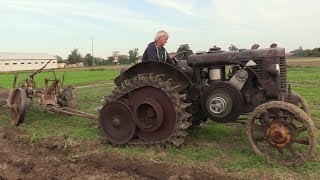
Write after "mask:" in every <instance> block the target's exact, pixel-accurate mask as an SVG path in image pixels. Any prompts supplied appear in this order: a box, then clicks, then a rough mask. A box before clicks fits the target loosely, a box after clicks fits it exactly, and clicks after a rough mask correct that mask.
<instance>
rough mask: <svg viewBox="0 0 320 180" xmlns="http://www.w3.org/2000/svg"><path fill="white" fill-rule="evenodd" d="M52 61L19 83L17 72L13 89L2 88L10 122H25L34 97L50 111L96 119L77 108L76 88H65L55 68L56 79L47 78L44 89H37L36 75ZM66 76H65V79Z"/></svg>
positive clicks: (16, 123) (15, 123)
mask: <svg viewBox="0 0 320 180" xmlns="http://www.w3.org/2000/svg"><path fill="white" fill-rule="evenodd" d="M49 63H50V61H48V62H47V64H46V65H44V66H43V67H42V68H40V69H39V70H37V71H35V72H34V73H32V74H31V75H29V76H28V77H27V78H26V79H25V80H23V81H22V82H21V83H19V84H18V85H17V79H18V75H17V74H15V77H14V82H13V88H12V90H11V91H9V90H7V89H4V88H1V89H0V90H1V93H0V94H1V95H0V97H1V98H2V104H5V105H4V107H6V108H7V109H9V111H10V116H11V117H10V122H11V124H12V125H15V126H19V125H20V124H22V123H23V122H24V119H25V115H26V110H27V109H28V108H31V107H32V105H33V100H34V98H37V99H38V102H39V104H40V107H41V108H42V109H44V110H46V111H48V112H54V113H62V114H68V115H76V116H81V117H84V118H89V119H96V117H95V116H94V115H92V114H89V113H85V112H82V111H78V110H76V109H75V94H74V88H73V87H72V86H68V87H66V88H63V81H62V82H60V80H59V79H57V77H56V74H55V71H54V69H52V72H53V75H54V79H48V78H46V79H45V80H44V87H43V89H37V88H36V83H35V81H34V77H35V75H36V74H38V73H40V72H41V71H43V70H44V68H45V67H46V66H47V65H48V64H49ZM64 79H65V76H63V80H64Z"/></svg>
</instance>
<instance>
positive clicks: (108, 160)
mask: <svg viewBox="0 0 320 180" xmlns="http://www.w3.org/2000/svg"><path fill="white" fill-rule="evenodd" d="M18 135H21V132H19V131H18V130H16V129H15V128H12V129H7V130H6V131H5V132H1V133H0V149H1V151H0V180H2V179H172V180H175V179H233V178H229V177H226V176H224V175H223V174H221V173H218V172H214V170H211V171H208V170H207V171H205V170H199V169H196V168H192V167H182V166H179V165H177V164H163V163H158V162H154V161H145V160H139V159H134V158H128V157H124V156H123V155H119V154H116V153H111V152H106V153H102V152H101V151H99V152H98V151H97V150H95V149H96V148H95V146H94V145H91V146H88V147H85V148H84V149H83V148H82V150H81V151H79V147H80V144H79V142H77V143H76V142H75V143H74V144H72V143H69V145H68V146H66V144H65V143H63V139H52V140H50V141H48V142H40V143H37V144H30V142H23V141H17V140H13V139H15V138H14V137H16V136H18ZM81 147H83V144H81ZM75 149H77V150H75Z"/></svg>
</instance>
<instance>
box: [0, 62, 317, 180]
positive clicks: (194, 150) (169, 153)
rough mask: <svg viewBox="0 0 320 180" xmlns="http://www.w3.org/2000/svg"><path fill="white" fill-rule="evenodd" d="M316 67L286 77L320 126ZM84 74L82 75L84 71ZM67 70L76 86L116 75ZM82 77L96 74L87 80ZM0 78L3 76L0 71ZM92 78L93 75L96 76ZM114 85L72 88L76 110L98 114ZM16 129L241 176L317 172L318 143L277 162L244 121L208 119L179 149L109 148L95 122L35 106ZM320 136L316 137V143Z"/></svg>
mask: <svg viewBox="0 0 320 180" xmlns="http://www.w3.org/2000/svg"><path fill="white" fill-rule="evenodd" d="M108 71H109V70H108ZM319 72H320V67H310V68H302V67H290V68H288V69H287V75H288V82H290V83H291V86H292V90H293V91H295V92H297V93H299V94H301V95H302V96H304V97H305V99H306V100H307V101H308V103H309V105H310V109H311V113H312V119H313V121H314V123H315V124H316V125H317V126H318V127H319V126H320V118H319V117H320V108H319V107H320V104H319V102H320V96H319V94H320V88H319V86H318V85H319V84H320V77H319ZM85 73H87V74H86V75H84V74H85ZM100 73H102V74H100ZM1 75H2V76H1ZM68 75H70V76H72V77H77V76H78V78H74V79H72V78H71V79H70V82H69V83H70V84H74V85H76V84H77V83H79V81H83V82H81V83H80V84H82V83H84V84H87V83H90V82H91V83H95V82H97V81H103V80H105V79H108V78H110V80H111V79H113V78H114V77H115V76H116V75H117V72H116V71H115V72H110V74H107V72H105V71H104V70H98V71H90V70H88V71H75V72H68ZM87 76H93V77H95V78H92V79H90V78H88V77H87ZM100 76H101V77H100ZM1 77H4V75H3V74H0V78H1ZM79 77H81V78H79ZM68 78H69V77H68ZM3 79H5V78H3ZM79 79H81V80H79ZM96 79H98V80H97V81H96ZM75 80H77V81H75ZM1 82H2V81H1ZM113 88H114V86H113V85H102V86H94V87H82V88H78V89H76V92H77V102H78V103H77V104H78V106H77V109H79V110H82V111H85V112H88V113H93V114H95V115H97V112H95V111H94V108H95V107H97V106H100V105H101V102H100V100H101V99H102V98H103V96H105V95H106V94H109V93H110V91H111V90H112V89H113ZM1 110H3V109H1ZM8 118H9V117H8V114H7V113H5V114H3V115H1V116H0V130H1V129H6V128H8V127H11V125H10V124H9V122H8ZM17 129H19V130H20V131H22V132H25V133H24V134H25V135H24V137H21V138H25V139H26V140H27V141H29V142H31V143H32V142H37V141H39V140H45V139H49V138H55V137H63V138H66V139H72V140H74V141H80V140H81V142H83V141H84V142H87V143H92V142H93V143H96V144H99V143H100V146H99V148H100V149H102V150H104V151H106V152H108V151H116V152H118V153H121V154H124V155H126V156H131V157H134V158H138V159H140V158H142V159H149V160H152V161H156V162H167V163H176V164H184V165H188V166H194V167H203V168H207V169H215V170H219V171H221V172H224V173H226V174H228V175H231V176H234V177H240V178H251V179H258V178H264V179H270V178H271V179H278V178H280V179H287V178H288V179H290V178H294V179H295V178H298V179H317V178H319V177H320V172H319V169H320V147H319V145H318V147H317V151H316V154H315V158H314V159H313V160H311V161H309V162H307V163H305V164H303V165H299V166H282V165H279V164H277V163H273V162H269V161H267V160H265V159H264V158H263V157H261V156H258V155H256V154H255V153H254V152H253V150H252V148H251V146H250V145H249V142H248V138H247V135H246V132H245V127H244V125H241V124H235V123H230V124H217V123H214V122H211V121H208V122H207V123H205V124H204V125H202V127H201V128H200V129H197V130H194V132H190V133H189V134H190V135H188V136H187V137H186V143H185V145H184V146H183V147H179V148H176V147H168V148H162V147H157V146H152V147H140V146H127V147H112V146H110V145H108V144H101V139H102V138H101V131H100V129H99V128H98V122H97V121H93V120H89V119H84V118H80V117H75V116H64V115H59V114H52V113H47V112H43V110H42V109H40V107H38V106H35V107H34V108H33V109H31V110H28V111H27V115H26V119H25V122H24V123H23V124H22V125H21V126H19V127H17ZM319 140H320V138H319V136H318V142H319Z"/></svg>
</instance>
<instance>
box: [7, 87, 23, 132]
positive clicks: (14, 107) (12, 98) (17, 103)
mask: <svg viewBox="0 0 320 180" xmlns="http://www.w3.org/2000/svg"><path fill="white" fill-rule="evenodd" d="M8 105H9V107H10V112H11V124H12V125H15V126H19V124H21V123H23V121H24V117H25V114H26V108H27V94H26V92H25V90H24V89H22V88H19V89H14V90H12V91H11V92H10V95H9V101H8Z"/></svg>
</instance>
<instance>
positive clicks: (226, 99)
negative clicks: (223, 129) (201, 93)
mask: <svg viewBox="0 0 320 180" xmlns="http://www.w3.org/2000/svg"><path fill="white" fill-rule="evenodd" d="M206 104H207V107H208V109H209V110H210V113H211V114H212V115H214V116H216V117H225V116H227V115H228V114H229V113H230V112H231V110H232V99H231V98H230V96H229V95H228V94H226V93H224V92H214V93H213V94H211V95H210V96H209V97H208V99H207V103H206Z"/></svg>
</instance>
